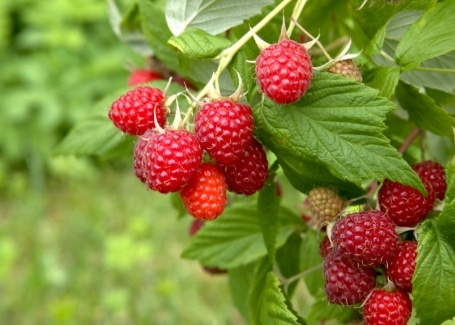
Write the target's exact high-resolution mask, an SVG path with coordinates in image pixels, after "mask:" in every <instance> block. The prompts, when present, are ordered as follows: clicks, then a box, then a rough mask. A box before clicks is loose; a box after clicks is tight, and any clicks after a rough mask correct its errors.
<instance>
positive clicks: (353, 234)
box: [331, 211, 398, 266]
mask: <svg viewBox="0 0 455 325" xmlns="http://www.w3.org/2000/svg"><path fill="white" fill-rule="evenodd" d="M331 238H332V243H333V246H334V247H335V248H336V249H337V250H338V251H339V252H340V254H341V255H342V256H344V257H345V258H348V259H350V260H352V261H355V262H357V263H359V264H361V265H366V266H380V265H383V264H384V263H385V262H386V261H388V260H389V259H390V258H391V257H392V255H393V253H394V251H395V249H396V247H397V245H398V236H397V233H396V231H395V225H394V224H393V222H392V220H390V218H389V217H388V216H387V215H386V214H385V213H383V212H381V211H363V212H356V213H351V214H349V215H347V216H345V217H343V218H341V219H339V220H338V221H336V222H335V224H334V226H333V228H332V235H331Z"/></svg>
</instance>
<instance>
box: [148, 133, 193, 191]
mask: <svg viewBox="0 0 455 325" xmlns="http://www.w3.org/2000/svg"><path fill="white" fill-rule="evenodd" d="M155 132H156V134H155V135H153V136H151V137H150V139H149V143H148V145H147V146H146V154H145V173H144V174H145V175H146V183H147V185H148V187H149V188H150V189H152V190H156V191H159V192H161V193H169V192H178V191H179V190H181V189H182V188H183V187H184V186H186V185H187V184H188V182H189V181H190V179H191V178H192V177H193V176H194V175H195V174H196V172H197V171H198V169H199V166H200V165H201V162H202V148H201V145H200V143H199V139H198V138H197V137H196V135H194V134H193V133H190V132H188V131H187V130H184V129H179V130H173V129H165V130H164V132H163V133H160V132H159V131H155Z"/></svg>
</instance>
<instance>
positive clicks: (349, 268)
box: [323, 249, 376, 305]
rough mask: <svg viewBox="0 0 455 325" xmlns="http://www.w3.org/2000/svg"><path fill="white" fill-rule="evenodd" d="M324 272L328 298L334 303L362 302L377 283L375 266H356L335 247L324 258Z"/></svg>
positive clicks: (349, 303)
mask: <svg viewBox="0 0 455 325" xmlns="http://www.w3.org/2000/svg"><path fill="white" fill-rule="evenodd" d="M323 272H324V279H325V284H324V287H325V292H326V294H327V300H328V301H329V302H330V303H332V304H338V305H352V304H356V303H359V302H362V301H363V300H364V299H365V298H366V297H367V296H368V294H369V293H370V292H371V290H373V289H374V287H375V285H376V271H375V270H374V268H370V267H358V266H355V265H353V264H352V263H351V262H350V261H349V260H347V259H345V258H344V257H343V256H341V255H340V254H339V252H338V251H337V250H335V249H332V250H330V252H329V253H328V254H327V256H326V257H325V258H324V264H323Z"/></svg>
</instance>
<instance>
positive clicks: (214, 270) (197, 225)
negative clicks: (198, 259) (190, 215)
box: [189, 219, 227, 275]
mask: <svg viewBox="0 0 455 325" xmlns="http://www.w3.org/2000/svg"><path fill="white" fill-rule="evenodd" d="M203 226H204V221H203V220H199V219H194V220H193V222H192V223H191V224H190V229H189V233H190V236H194V235H195V234H196V233H197V232H198V231H199V230H200V229H201V228H202V227H203ZM202 269H203V270H204V271H205V272H207V273H209V274H212V275H218V274H226V273H227V271H226V270H223V269H220V268H218V267H216V266H205V265H203V266H202Z"/></svg>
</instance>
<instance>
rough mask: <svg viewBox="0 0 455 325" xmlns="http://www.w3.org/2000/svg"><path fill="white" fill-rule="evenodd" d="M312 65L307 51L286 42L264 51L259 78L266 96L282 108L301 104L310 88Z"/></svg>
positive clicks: (259, 67) (260, 57) (257, 64)
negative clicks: (281, 105) (300, 100)
mask: <svg viewBox="0 0 455 325" xmlns="http://www.w3.org/2000/svg"><path fill="white" fill-rule="evenodd" d="M312 69H313V68H312V64H311V60H310V56H309V55H308V52H307V51H306V49H305V48H304V47H303V46H302V45H301V44H299V43H297V42H295V41H292V40H282V41H280V42H278V43H276V44H272V45H270V46H269V47H266V48H265V49H264V50H262V51H261V53H260V54H259V56H258V57H257V59H256V78H257V81H258V84H259V87H260V88H261V90H262V92H263V93H265V95H266V96H267V97H269V98H270V99H272V100H273V101H274V102H276V103H278V104H290V103H293V102H296V101H298V100H299V99H300V98H301V97H302V96H303V95H304V94H305V92H306V90H307V89H308V87H309V86H310V81H311V78H312V74H313V72H312Z"/></svg>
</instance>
